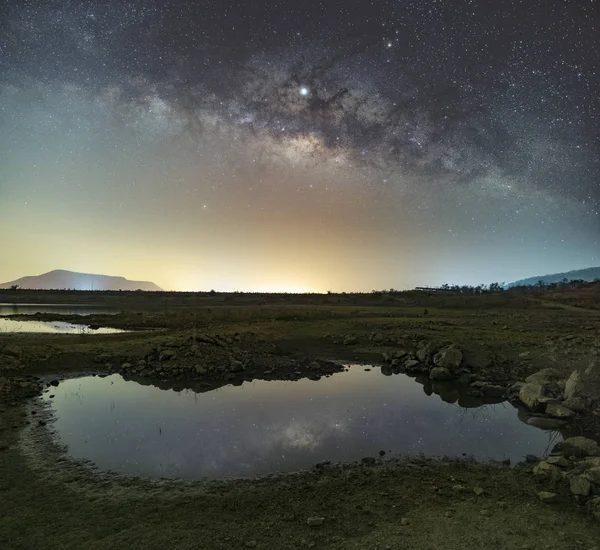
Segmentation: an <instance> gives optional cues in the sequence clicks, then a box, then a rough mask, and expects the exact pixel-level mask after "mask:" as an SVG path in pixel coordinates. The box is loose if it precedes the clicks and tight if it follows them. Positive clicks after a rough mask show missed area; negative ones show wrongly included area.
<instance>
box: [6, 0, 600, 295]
mask: <svg viewBox="0 0 600 550" xmlns="http://www.w3.org/2000/svg"><path fill="white" fill-rule="evenodd" d="M599 26H600V5H599V3H598V2H597V1H595V0H578V1H564V0H561V1H559V0H543V1H542V0H528V1H516V0H506V1H504V2H495V1H493V2H492V1H483V0H480V1H478V0H414V1H412V0H406V1H404V0H394V1H391V0H381V1H375V0H373V1H368V0H360V1H358V0H321V1H316V0H305V1H303V2H299V1H298V0H294V1H290V0H279V1H276V0H252V1H241V0H237V1H236V0H214V1H202V0H199V1H196V2H192V1H189V0H170V1H166V0H124V1H119V2H117V1H116V0H115V1H112V2H108V1H103V0H5V1H4V2H2V4H1V5H0V235H2V238H0V257H1V258H2V260H1V261H0V281H7V280H12V279H16V278H18V277H21V276H23V275H35V274H39V273H42V272H45V271H49V270H52V269H70V270H73V271H82V272H91V273H104V274H111V275H121V276H125V277H128V278H131V279H145V280H152V281H154V282H155V283H156V284H158V285H160V286H162V287H163V288H166V289H172V290H184V289H185V290H202V289H205V290H208V289H213V288H214V289H216V290H245V291H300V292H303V291H320V292H323V291H326V290H334V291H369V290H371V289H376V288H377V289H381V288H392V287H393V288H397V289H402V288H411V287H413V286H418V285H437V284H441V283H445V282H446V283H460V284H479V283H485V282H491V281H500V282H502V281H505V282H509V281H512V280H515V279H519V278H523V277H526V276H533V275H537V274H543V273H550V272H559V271H566V270H570V269H578V268H583V267H588V266H593V265H600V137H599V132H600V130H599V129H600V99H599V90H600V41H598V39H597V36H598V35H600V29H599Z"/></svg>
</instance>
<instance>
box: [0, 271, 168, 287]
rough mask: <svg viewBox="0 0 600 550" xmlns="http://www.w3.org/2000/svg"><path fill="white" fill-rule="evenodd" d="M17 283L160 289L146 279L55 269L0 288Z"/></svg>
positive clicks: (22, 284)
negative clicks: (130, 279) (134, 279)
mask: <svg viewBox="0 0 600 550" xmlns="http://www.w3.org/2000/svg"><path fill="white" fill-rule="evenodd" d="M15 285H18V287H19V288H27V289H33V290H65V289H72V290H162V289H161V288H160V287H158V286H156V285H155V284H154V283H151V282H148V281H129V280H128V279H125V277H111V276H109V275H94V274H92V273H76V272H74V271H66V270H64V269H56V270H54V271H49V272H48V273H44V274H42V275H34V276H30V277H21V278H20V279H17V280H16V281H10V282H8V283H2V284H0V289H7V288H10V287H12V286H15Z"/></svg>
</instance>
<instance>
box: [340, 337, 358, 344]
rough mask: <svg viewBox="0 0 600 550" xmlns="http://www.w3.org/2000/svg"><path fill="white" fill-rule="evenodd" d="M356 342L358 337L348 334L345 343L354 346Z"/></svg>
mask: <svg viewBox="0 0 600 550" xmlns="http://www.w3.org/2000/svg"><path fill="white" fill-rule="evenodd" d="M356 342H358V338H356V336H346V338H344V342H343V343H344V346H352V345H354V344H356Z"/></svg>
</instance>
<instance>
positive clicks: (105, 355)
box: [94, 353, 112, 363]
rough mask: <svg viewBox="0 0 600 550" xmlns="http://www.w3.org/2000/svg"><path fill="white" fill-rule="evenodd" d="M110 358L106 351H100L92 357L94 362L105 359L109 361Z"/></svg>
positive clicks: (100, 361)
mask: <svg viewBox="0 0 600 550" xmlns="http://www.w3.org/2000/svg"><path fill="white" fill-rule="evenodd" d="M111 359H112V356H111V355H110V354H108V353H101V354H100V355H96V357H94V363H106V362H107V361H110V360H111Z"/></svg>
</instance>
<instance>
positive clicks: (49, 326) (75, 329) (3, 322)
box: [0, 317, 125, 334]
mask: <svg viewBox="0 0 600 550" xmlns="http://www.w3.org/2000/svg"><path fill="white" fill-rule="evenodd" d="M15 332H39V333H48V334H117V333H120V332H125V331H123V330H120V329H117V328H108V327H100V328H97V329H91V328H90V327H88V326H87V325H75V324H73V323H65V322H63V321H21V320H16V319H5V318H3V317H0V333H15Z"/></svg>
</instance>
